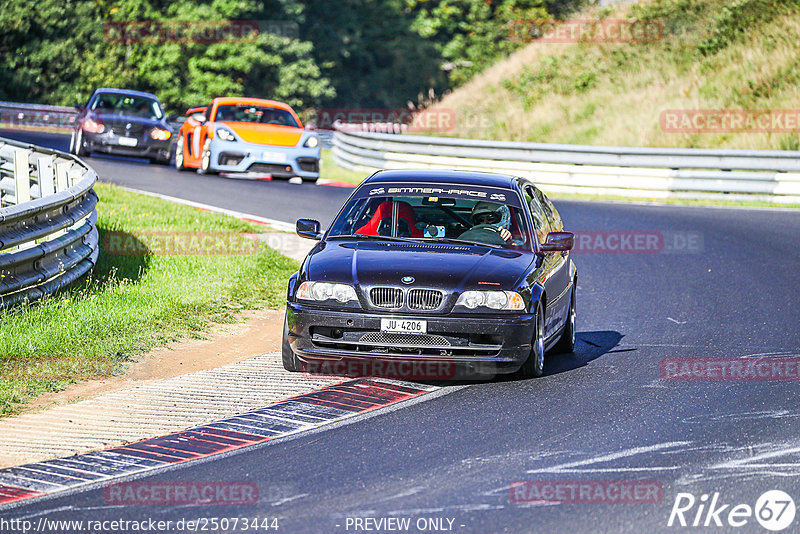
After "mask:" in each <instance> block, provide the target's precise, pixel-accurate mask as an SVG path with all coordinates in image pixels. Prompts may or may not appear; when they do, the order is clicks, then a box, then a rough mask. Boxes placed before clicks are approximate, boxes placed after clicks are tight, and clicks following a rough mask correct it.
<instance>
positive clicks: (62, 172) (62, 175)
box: [56, 161, 72, 193]
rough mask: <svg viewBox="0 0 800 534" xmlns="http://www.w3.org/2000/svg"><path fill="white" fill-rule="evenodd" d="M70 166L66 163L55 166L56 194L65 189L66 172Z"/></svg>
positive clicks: (66, 186)
mask: <svg viewBox="0 0 800 534" xmlns="http://www.w3.org/2000/svg"><path fill="white" fill-rule="evenodd" d="M71 166H72V165H71V164H70V163H68V162H66V161H65V162H62V163H57V164H56V193H58V192H61V191H63V190H65V189H67V188H68V187H69V186H68V185H67V172H69V168H70V167H71Z"/></svg>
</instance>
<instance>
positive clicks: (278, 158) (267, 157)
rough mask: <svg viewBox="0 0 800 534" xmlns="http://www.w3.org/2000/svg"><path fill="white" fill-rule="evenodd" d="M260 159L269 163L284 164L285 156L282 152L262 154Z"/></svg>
mask: <svg viewBox="0 0 800 534" xmlns="http://www.w3.org/2000/svg"><path fill="white" fill-rule="evenodd" d="M261 158H262V159H263V160H264V161H268V162H270V163H285V162H286V154H284V153H283V152H270V151H266V152H262V153H261Z"/></svg>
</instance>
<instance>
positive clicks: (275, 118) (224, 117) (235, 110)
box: [214, 104, 300, 128]
mask: <svg viewBox="0 0 800 534" xmlns="http://www.w3.org/2000/svg"><path fill="white" fill-rule="evenodd" d="M214 120H215V121H228V122H255V123H259V124H277V125H279V126H292V127H294V128H299V127H300V126H299V125H298V124H297V121H296V120H295V118H294V117H293V116H292V114H291V113H289V112H288V111H286V110H285V109H278V108H271V107H268V106H250V105H246V104H227V105H224V106H219V107H218V108H217V115H216V117H215V118H214Z"/></svg>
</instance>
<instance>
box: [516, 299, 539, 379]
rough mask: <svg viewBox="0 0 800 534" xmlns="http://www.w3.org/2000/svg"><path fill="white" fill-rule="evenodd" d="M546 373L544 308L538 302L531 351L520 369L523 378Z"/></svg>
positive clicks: (536, 376) (535, 376)
mask: <svg viewBox="0 0 800 534" xmlns="http://www.w3.org/2000/svg"><path fill="white" fill-rule="evenodd" d="M543 374H544V310H543V308H542V304H541V303H540V302H539V303H537V304H536V327H535V330H534V332H533V340H531V353H530V355H529V356H528V359H527V360H525V363H523V364H522V367H521V368H520V370H519V376H520V377H521V378H526V379H527V378H538V377H540V376H542V375H543Z"/></svg>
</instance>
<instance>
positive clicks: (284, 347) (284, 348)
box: [281, 319, 300, 373]
mask: <svg viewBox="0 0 800 534" xmlns="http://www.w3.org/2000/svg"><path fill="white" fill-rule="evenodd" d="M281 356H282V357H283V368H284V369H286V370H287V371H290V372H292V373H298V372H300V360H298V359H297V356H295V355H294V352H292V347H291V345H289V323H288V322H287V321H286V320H285V319H284V321H283V340H282V341H281Z"/></svg>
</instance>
